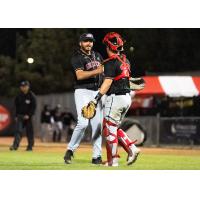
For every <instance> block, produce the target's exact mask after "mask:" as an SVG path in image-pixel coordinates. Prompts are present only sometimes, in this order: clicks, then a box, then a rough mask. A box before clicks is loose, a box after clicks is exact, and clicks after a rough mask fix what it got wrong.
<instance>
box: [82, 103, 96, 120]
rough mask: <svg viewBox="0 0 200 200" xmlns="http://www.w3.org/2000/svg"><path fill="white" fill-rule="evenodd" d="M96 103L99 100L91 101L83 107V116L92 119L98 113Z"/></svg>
mask: <svg viewBox="0 0 200 200" xmlns="http://www.w3.org/2000/svg"><path fill="white" fill-rule="evenodd" d="M96 105H97V102H95V101H90V102H89V103H88V105H87V106H84V107H83V108H82V110H81V111H82V116H83V117H85V118H86V119H92V118H93V117H94V116H95V114H96Z"/></svg>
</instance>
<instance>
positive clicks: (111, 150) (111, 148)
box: [103, 119, 119, 166]
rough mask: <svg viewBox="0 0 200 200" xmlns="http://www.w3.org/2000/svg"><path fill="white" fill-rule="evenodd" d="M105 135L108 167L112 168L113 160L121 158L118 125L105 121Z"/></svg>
mask: <svg viewBox="0 0 200 200" xmlns="http://www.w3.org/2000/svg"><path fill="white" fill-rule="evenodd" d="M103 134H104V137H105V139H106V151H107V160H108V165H109V166H112V162H113V158H116V157H119V156H118V155H117V144H118V139H117V125H116V124H114V123H112V122H110V121H108V120H106V119H104V121H103Z"/></svg>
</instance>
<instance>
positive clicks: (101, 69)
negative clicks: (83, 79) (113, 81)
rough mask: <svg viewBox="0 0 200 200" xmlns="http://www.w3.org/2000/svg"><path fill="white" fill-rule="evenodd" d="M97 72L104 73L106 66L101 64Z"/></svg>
mask: <svg viewBox="0 0 200 200" xmlns="http://www.w3.org/2000/svg"><path fill="white" fill-rule="evenodd" d="M96 70H97V74H102V73H103V72H104V66H103V65H100V66H99V67H97V69H96Z"/></svg>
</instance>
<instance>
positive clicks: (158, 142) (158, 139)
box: [156, 113, 160, 147]
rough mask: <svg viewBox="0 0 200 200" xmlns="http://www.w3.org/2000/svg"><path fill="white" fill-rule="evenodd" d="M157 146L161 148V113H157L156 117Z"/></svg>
mask: <svg viewBox="0 0 200 200" xmlns="http://www.w3.org/2000/svg"><path fill="white" fill-rule="evenodd" d="M156 118H157V120H156V122H157V124H156V146H157V147H159V146H160V113H157V115H156Z"/></svg>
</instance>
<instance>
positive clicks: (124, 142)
mask: <svg viewBox="0 0 200 200" xmlns="http://www.w3.org/2000/svg"><path fill="white" fill-rule="evenodd" d="M103 43H104V44H105V45H106V51H107V54H108V57H109V58H108V59H107V60H106V62H105V63H104V75H105V79H104V81H103V83H102V85H101V87H100V89H99V93H98V94H97V95H96V97H95V99H94V100H93V101H91V102H89V104H88V106H86V107H83V109H82V113H83V116H84V117H86V118H92V117H94V116H95V107H96V106H97V104H98V102H99V101H100V99H101V98H102V96H103V95H104V94H106V96H107V97H106V100H105V105H104V110H103V113H104V114H103V115H104V119H103V135H104V137H105V139H106V150H107V162H106V165H107V166H118V165H119V164H118V159H119V155H118V151H117V147H118V143H119V144H120V145H121V146H122V147H123V148H124V150H125V151H126V152H127V153H128V157H127V165H131V164H133V163H134V162H135V161H136V159H137V157H138V155H139V153H140V149H138V148H137V147H136V146H135V145H134V142H133V141H131V140H130V139H129V137H128V136H127V134H126V133H125V132H124V131H123V130H121V129H119V128H118V127H119V125H120V124H121V122H122V120H123V118H124V117H125V114H126V113H127V111H128V109H129V107H130V105H131V96H130V92H131V91H132V90H140V89H143V88H144V86H145V83H144V80H143V79H142V78H131V77H130V74H131V71H130V62H129V61H128V59H127V58H126V56H125V55H124V54H122V53H121V52H122V51H123V44H124V42H123V39H122V37H121V36H120V35H119V34H118V33H114V32H111V33H108V34H107V35H106V36H105V37H104V39H103Z"/></svg>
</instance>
